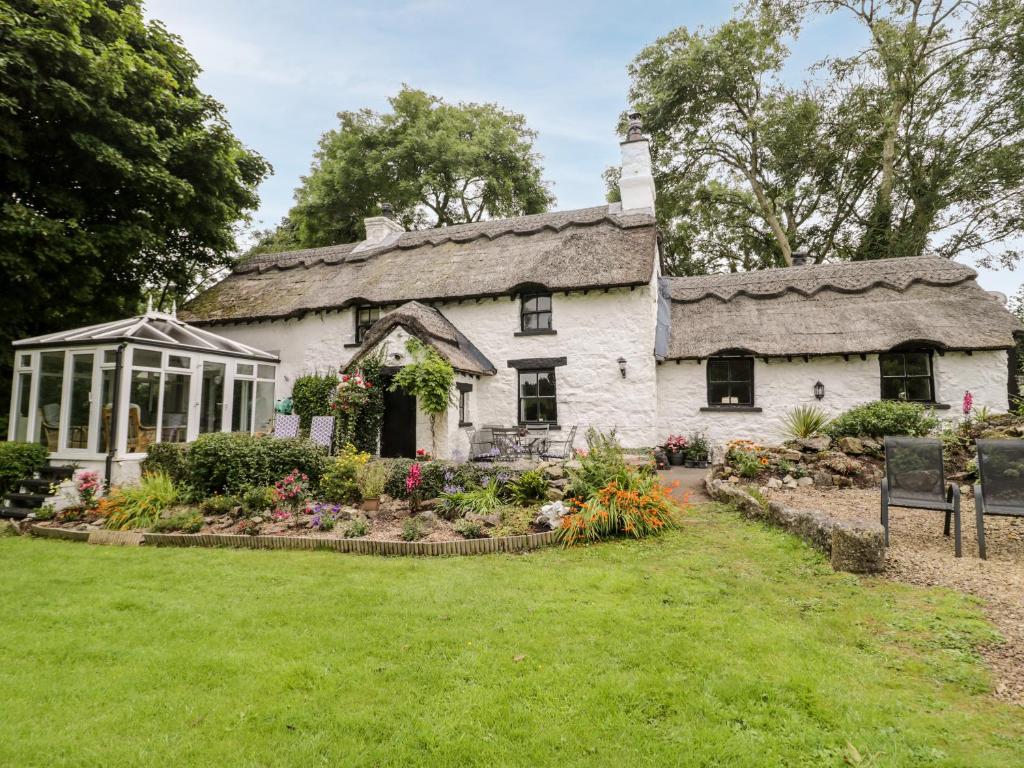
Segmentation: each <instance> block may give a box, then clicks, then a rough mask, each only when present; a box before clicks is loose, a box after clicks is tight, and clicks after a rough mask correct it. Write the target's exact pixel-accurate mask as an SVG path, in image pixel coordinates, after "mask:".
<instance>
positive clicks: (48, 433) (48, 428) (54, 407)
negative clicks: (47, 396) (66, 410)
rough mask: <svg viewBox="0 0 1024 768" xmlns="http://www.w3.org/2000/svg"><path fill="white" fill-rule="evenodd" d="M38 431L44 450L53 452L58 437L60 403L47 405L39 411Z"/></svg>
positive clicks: (55, 448)
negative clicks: (43, 442)
mask: <svg viewBox="0 0 1024 768" xmlns="http://www.w3.org/2000/svg"><path fill="white" fill-rule="evenodd" d="M39 429H40V434H41V437H42V438H43V440H44V441H45V444H46V449H47V450H48V451H50V452H51V453H53V452H55V451H56V450H57V446H58V442H57V440H58V437H59V436H60V403H47V404H46V405H44V406H43V407H42V408H40V409H39Z"/></svg>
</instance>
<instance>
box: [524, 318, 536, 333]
mask: <svg viewBox="0 0 1024 768" xmlns="http://www.w3.org/2000/svg"><path fill="white" fill-rule="evenodd" d="M523 330H524V331H535V330H537V315H534V314H530V315H523Z"/></svg>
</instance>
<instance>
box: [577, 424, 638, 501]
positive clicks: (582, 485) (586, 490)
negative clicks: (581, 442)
mask: <svg viewBox="0 0 1024 768" xmlns="http://www.w3.org/2000/svg"><path fill="white" fill-rule="evenodd" d="M586 439H587V450H586V452H584V453H581V454H580V455H579V462H580V468H579V469H574V470H570V472H569V479H570V481H571V482H570V484H569V493H568V495H569V496H571V497H573V498H576V499H588V498H590V497H591V496H592V495H594V494H595V493H597V492H598V491H599V490H601V489H602V488H604V487H605V486H606V485H608V483H610V482H611V481H612V480H616V479H622V478H624V477H625V475H626V454H625V452H624V451H623V450H622V446H621V445H619V441H618V438H616V437H615V431H614V430H612V431H611V432H609V433H607V434H605V433H604V432H599V431H598V430H596V429H594V428H593V427H591V428H590V429H588V430H587V435H586Z"/></svg>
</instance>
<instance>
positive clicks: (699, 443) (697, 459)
mask: <svg viewBox="0 0 1024 768" xmlns="http://www.w3.org/2000/svg"><path fill="white" fill-rule="evenodd" d="M687 443H688V446H689V447H688V448H687V449H686V457H687V459H688V460H689V461H692V462H693V466H695V467H700V468H702V469H706V468H707V466H708V459H709V458H710V457H711V444H710V443H709V442H708V439H707V438H706V437H705V436H704V435H703V433H701V432H694V433H693V434H692V435H690V437H689V439H688V441H687Z"/></svg>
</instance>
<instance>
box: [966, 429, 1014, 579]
mask: <svg viewBox="0 0 1024 768" xmlns="http://www.w3.org/2000/svg"><path fill="white" fill-rule="evenodd" d="M977 445H978V479H979V480H980V482H979V483H978V484H977V485H975V486H974V514H975V516H976V517H977V521H978V556H979V557H980V558H981V559H982V560H984V559H985V558H986V551H985V515H993V516H1000V517H1024V440H978V441H977Z"/></svg>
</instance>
